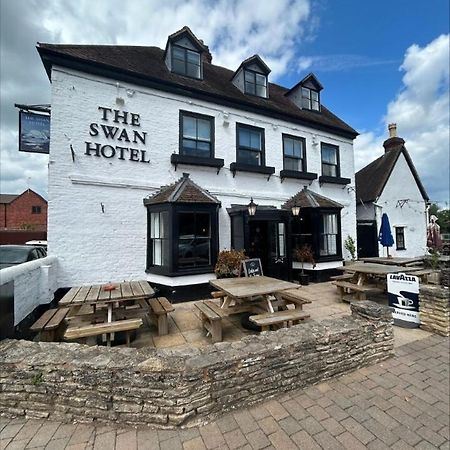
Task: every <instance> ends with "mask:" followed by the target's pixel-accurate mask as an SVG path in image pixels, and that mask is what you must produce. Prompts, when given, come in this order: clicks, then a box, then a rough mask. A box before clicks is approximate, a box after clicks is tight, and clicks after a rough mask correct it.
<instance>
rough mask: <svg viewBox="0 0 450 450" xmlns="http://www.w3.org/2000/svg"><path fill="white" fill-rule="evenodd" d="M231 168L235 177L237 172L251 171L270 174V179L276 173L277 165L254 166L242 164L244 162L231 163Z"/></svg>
mask: <svg viewBox="0 0 450 450" xmlns="http://www.w3.org/2000/svg"><path fill="white" fill-rule="evenodd" d="M230 170H231V171H232V172H233V178H234V176H235V175H236V172H251V173H261V174H263V175H268V178H267V180H269V179H270V177H271V175H273V174H274V173H275V167H270V166H253V165H251V164H242V163H231V164H230Z"/></svg>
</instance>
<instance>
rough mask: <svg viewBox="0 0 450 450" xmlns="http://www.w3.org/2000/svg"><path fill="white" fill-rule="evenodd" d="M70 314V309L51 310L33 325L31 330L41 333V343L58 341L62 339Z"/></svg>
mask: <svg viewBox="0 0 450 450" xmlns="http://www.w3.org/2000/svg"><path fill="white" fill-rule="evenodd" d="M68 312H69V308H60V309H56V308H55V309H49V310H47V311H45V313H44V314H42V316H41V317H39V319H38V320H36V322H34V324H33V325H31V327H30V330H31V331H32V332H34V333H40V334H39V339H40V340H41V341H44V342H51V341H58V340H60V339H61V335H62V331H63V328H64V323H65V322H64V319H65V318H66V315H67V314H68Z"/></svg>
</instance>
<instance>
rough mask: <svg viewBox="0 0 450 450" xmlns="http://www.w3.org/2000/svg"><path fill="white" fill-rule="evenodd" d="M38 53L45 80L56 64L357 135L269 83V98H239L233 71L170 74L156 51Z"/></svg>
mask: <svg viewBox="0 0 450 450" xmlns="http://www.w3.org/2000/svg"><path fill="white" fill-rule="evenodd" d="M38 51H39V53H40V55H41V58H42V61H43V63H44V65H45V68H46V70H47V74H48V76H49V78H50V75H51V67H52V65H53V64H57V65H62V66H67V67H72V68H74V69H77V70H81V71H84V72H86V73H93V74H100V75H103V76H107V77H110V78H112V77H114V78H115V79H116V80H118V79H120V80H125V81H127V82H134V83H136V84H141V85H145V86H151V87H155V88H156V89H160V90H165V91H171V92H177V93H180V94H182V95H187V96H190V97H195V98H202V99H206V100H208V101H212V102H214V103H218V104H221V105H226V106H227V105H228V106H234V107H237V108H240V109H244V110H249V111H255V112H257V113H259V114H263V115H266V116H271V117H277V118H280V119H283V120H287V121H291V122H295V123H301V124H303V125H306V126H312V127H315V128H318V129H324V130H328V131H332V132H334V133H336V134H340V135H342V136H345V137H349V138H355V137H356V136H357V134H358V133H357V132H356V131H355V130H354V129H353V128H352V127H350V126H349V125H347V124H346V123H345V122H344V121H342V120H341V119H339V118H338V117H337V116H335V115H334V114H333V113H332V112H331V111H329V110H328V109H327V108H326V107H325V106H323V105H322V107H321V111H320V112H317V111H310V110H302V109H300V108H298V107H297V106H296V105H295V104H294V103H293V102H292V101H291V100H289V99H288V98H287V97H286V96H285V95H284V94H286V92H288V89H287V88H285V87H282V86H279V85H278V84H274V83H269V98H262V97H257V96H252V95H245V94H244V93H242V92H241V91H240V90H239V89H238V88H237V87H236V86H234V85H233V83H232V82H231V79H232V78H233V74H234V71H232V70H229V69H226V68H224V67H220V66H216V65H213V64H211V63H209V62H206V61H204V62H203V79H202V80H197V79H194V78H189V77H185V76H181V75H177V74H175V73H172V72H170V71H169V70H168V68H167V67H166V64H165V62H164V51H163V50H161V49H160V48H158V47H137V46H118V45H55V44H39V46H38Z"/></svg>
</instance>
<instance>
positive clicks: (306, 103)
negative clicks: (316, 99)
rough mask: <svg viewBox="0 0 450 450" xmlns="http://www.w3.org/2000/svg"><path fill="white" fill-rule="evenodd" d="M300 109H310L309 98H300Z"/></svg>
mask: <svg viewBox="0 0 450 450" xmlns="http://www.w3.org/2000/svg"><path fill="white" fill-rule="evenodd" d="M302 108H305V109H311V100H310V99H309V98H302Z"/></svg>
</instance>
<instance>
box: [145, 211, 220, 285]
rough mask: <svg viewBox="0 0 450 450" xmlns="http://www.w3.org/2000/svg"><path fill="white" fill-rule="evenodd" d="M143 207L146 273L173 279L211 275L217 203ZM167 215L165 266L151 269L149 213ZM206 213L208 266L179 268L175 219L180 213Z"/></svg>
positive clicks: (216, 240) (216, 235)
mask: <svg viewBox="0 0 450 450" xmlns="http://www.w3.org/2000/svg"><path fill="white" fill-rule="evenodd" d="M146 206H147V262H146V272H147V273H152V274H155V275H164V276H169V277H177V276H184V275H195V274H203V273H212V272H214V267H215V264H216V262H217V255H218V253H219V206H220V205H219V204H216V203H193V204H186V203H179V204H177V203H161V204H148V205H146ZM165 211H167V212H168V230H167V233H168V239H169V256H168V264H167V266H155V265H153V264H152V261H153V253H152V252H153V249H152V240H151V238H150V236H151V220H150V218H151V213H154V212H165ZM205 212H206V213H209V217H210V219H209V221H210V222H209V223H210V255H211V264H209V265H205V266H198V267H188V268H180V265H179V263H178V243H179V220H180V217H179V215H180V214H183V213H205Z"/></svg>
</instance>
